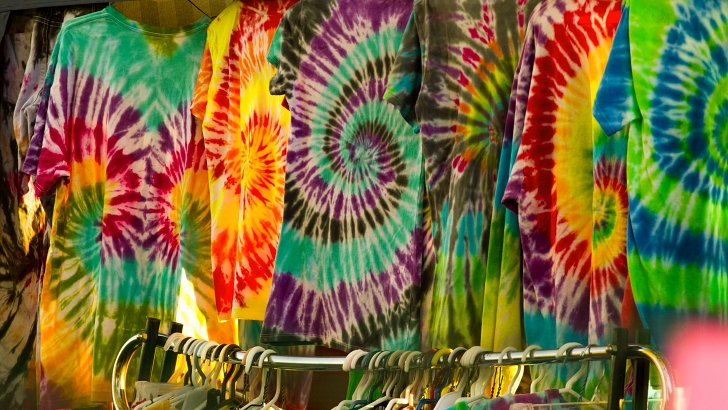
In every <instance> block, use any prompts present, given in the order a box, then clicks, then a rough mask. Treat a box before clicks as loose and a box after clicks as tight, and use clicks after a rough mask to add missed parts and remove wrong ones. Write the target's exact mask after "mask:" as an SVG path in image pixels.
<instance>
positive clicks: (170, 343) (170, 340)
mask: <svg viewBox="0 0 728 410" xmlns="http://www.w3.org/2000/svg"><path fill="white" fill-rule="evenodd" d="M183 337H184V335H183V334H182V333H172V334H171V335H169V336H167V341H166V342H164V347H163V348H162V349H163V350H164V351H165V352H166V351H168V350H170V349H171V348H173V347H176V346H177V344H176V343H177V340H178V339H181V338H183Z"/></svg>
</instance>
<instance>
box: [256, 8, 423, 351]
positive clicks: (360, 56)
mask: <svg viewBox="0 0 728 410" xmlns="http://www.w3.org/2000/svg"><path fill="white" fill-rule="evenodd" d="M411 12H412V2H411V0H394V1H392V0H339V1H333V0H304V1H302V2H300V3H298V4H296V5H295V6H293V7H291V9H290V10H289V11H288V12H287V13H286V15H285V17H284V18H283V21H282V22H281V25H280V27H279V28H278V31H277V33H276V37H275V38H274V40H273V44H272V45H271V50H270V53H269V61H270V62H271V63H273V64H274V65H275V66H276V67H277V68H278V71H277V73H276V75H275V77H273V79H272V80H271V83H270V87H271V93H272V94H276V95H285V96H286V99H287V101H288V105H289V106H290V109H291V134H290V137H289V140H288V153H287V169H286V185H285V198H284V212H283V227H282V231H281V240H280V246H279V248H278V255H277V256H276V263H275V272H274V276H273V285H272V288H271V294H270V299H269V300H268V307H267V310H266V315H265V321H264V329H263V334H262V341H263V342H264V343H317V344H323V345H327V346H331V347H335V348H339V349H342V350H352V349H355V348H359V347H361V348H387V349H394V348H398V349H411V348H418V347H419V343H420V338H419V313H420V312H419V306H420V303H419V298H420V280H421V273H422V269H423V256H425V253H424V249H425V248H424V246H423V237H424V234H423V232H424V231H423V218H422V207H423V196H424V179H423V174H422V167H423V165H422V152H421V150H420V144H419V141H418V140H417V139H416V138H415V136H414V133H413V132H412V129H411V128H410V127H409V126H408V125H407V122H405V121H404V120H403V119H402V116H401V115H400V114H399V113H398V112H397V111H396V110H395V109H394V107H392V106H391V105H389V104H387V103H385V102H384V101H382V100H381V96H382V95H383V94H384V89H385V87H386V84H387V76H388V73H389V71H390V70H391V68H392V67H391V66H392V62H393V61H394V57H395V55H396V52H397V48H398V46H399V43H400V41H401V38H402V33H403V31H404V29H405V26H406V24H407V19H408V17H409V15H410V13H411Z"/></svg>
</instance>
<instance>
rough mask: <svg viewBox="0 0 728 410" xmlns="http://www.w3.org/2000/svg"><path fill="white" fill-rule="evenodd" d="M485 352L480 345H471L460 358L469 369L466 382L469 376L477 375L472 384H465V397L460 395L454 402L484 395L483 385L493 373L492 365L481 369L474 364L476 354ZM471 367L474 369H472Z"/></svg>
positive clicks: (476, 358) (476, 357)
mask: <svg viewBox="0 0 728 410" xmlns="http://www.w3.org/2000/svg"><path fill="white" fill-rule="evenodd" d="M485 352H486V350H485V349H483V348H482V347H480V346H475V347H471V348H470V349H468V350H467V351H466V352H465V354H464V355H463V357H462V358H461V359H460V364H461V365H462V366H464V367H465V368H467V369H469V377H468V380H467V382H470V380H471V378H470V376H473V375H477V376H478V377H477V379H476V380H475V381H474V382H473V383H472V384H470V386H466V387H467V388H468V392H469V395H468V396H467V397H462V398H459V399H457V400H455V403H461V402H469V401H470V400H472V399H476V398H478V399H480V398H482V397H483V396H484V392H485V386H484V385H485V383H486V382H487V381H488V380H490V377H491V375H492V374H493V369H492V367H486V368H484V369H481V368H478V367H477V366H476V365H477V360H478V356H479V355H481V354H483V353H485ZM473 369H476V370H475V371H473Z"/></svg>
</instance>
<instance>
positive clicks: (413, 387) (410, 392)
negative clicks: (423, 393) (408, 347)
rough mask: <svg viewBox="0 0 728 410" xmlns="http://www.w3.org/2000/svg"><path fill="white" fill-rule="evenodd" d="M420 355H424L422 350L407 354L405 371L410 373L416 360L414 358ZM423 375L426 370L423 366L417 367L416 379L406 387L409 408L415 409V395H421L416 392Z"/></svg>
mask: <svg viewBox="0 0 728 410" xmlns="http://www.w3.org/2000/svg"><path fill="white" fill-rule="evenodd" d="M418 357H422V353H421V352H413V353H412V354H410V355H409V356H407V359H405V362H404V371H405V373H409V371H410V367H411V365H412V361H414V359H416V358H418ZM423 377H424V371H423V370H422V368H419V369H416V370H415V377H414V378H413V379H414V380H413V381H412V383H411V384H409V385H408V386H407V387H406V388H405V389H404V392H405V393H404V394H405V398H406V399H407V408H412V409H414V407H415V406H414V400H415V396H417V397H419V395H418V394H416V392H417V391H418V390H419V387H420V385H421V384H422V378H423Z"/></svg>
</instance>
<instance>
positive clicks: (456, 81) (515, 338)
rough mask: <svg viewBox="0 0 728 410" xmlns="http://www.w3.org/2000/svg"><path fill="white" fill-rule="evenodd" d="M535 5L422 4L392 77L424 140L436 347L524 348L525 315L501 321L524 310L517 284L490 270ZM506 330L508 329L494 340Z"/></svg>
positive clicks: (389, 95)
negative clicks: (509, 127) (507, 130)
mask: <svg viewBox="0 0 728 410" xmlns="http://www.w3.org/2000/svg"><path fill="white" fill-rule="evenodd" d="M536 3H537V2H536V1H516V0H511V1H497V2H496V1H491V0H485V1H475V2H468V1H456V2H452V1H443V0H417V1H415V3H414V11H413V14H412V16H411V17H410V21H409V23H408V26H407V29H406V30H405V33H404V38H403V41H402V45H401V47H400V49H399V52H398V54H397V59H396V60H395V64H394V68H393V71H392V73H391V76H390V80H389V86H388V88H387V92H386V94H385V96H384V98H385V99H386V100H387V101H389V102H390V103H392V104H393V105H394V106H395V107H397V109H398V110H400V112H401V113H402V115H403V117H404V118H405V119H407V121H408V122H409V123H410V124H411V125H412V127H413V129H414V130H415V132H418V133H419V134H420V138H421V141H422V149H423V152H424V156H425V169H426V181H427V188H428V198H429V200H430V213H431V216H432V221H433V235H434V244H435V248H436V249H437V266H436V268H435V276H434V283H433V295H432V306H431V310H430V318H429V346H472V345H480V344H481V343H483V346H486V347H489V348H492V347H493V345H494V344H496V345H501V344H503V346H502V347H506V346H508V345H509V344H518V343H520V339H521V336H520V327H521V326H520V320H518V315H513V316H509V317H508V318H507V320H503V321H500V319H505V318H496V317H495V312H496V310H497V309H498V308H502V309H503V310H504V311H519V307H518V303H519V299H520V298H519V297H517V296H518V295H520V293H519V292H518V287H519V284H518V281H514V280H510V279H513V278H508V280H506V281H504V282H502V283H501V282H499V281H498V280H495V281H493V280H491V281H490V282H488V283H486V266H487V256H488V248H489V241H490V229H491V218H492V215H493V202H492V201H493V197H494V192H495V185H496V173H497V170H498V156H499V154H500V150H501V142H502V139H503V132H504V126H505V120H506V112H507V110H508V98H509V90H510V88H511V83H512V81H513V77H514V75H515V69H516V65H517V62H518V57H519V55H520V52H521V43H522V38H523V34H524V30H525V22H526V21H527V17H528V16H527V15H528V12H529V11H530V10H531V9H532V8H533V6H534V5H535V4H536ZM498 277H500V275H498ZM485 292H487V294H488V295H489V296H488V298H487V299H490V300H494V302H492V303H491V302H488V303H487V308H488V309H489V310H491V311H492V313H493V314H492V315H491V314H488V315H487V317H486V319H485V320H486V322H487V324H486V323H482V322H481V317H483V307H484V300H485V299H486V298H485ZM514 303H515V304H514ZM496 323H497V324H496ZM498 326H501V327H507V329H499V334H498V336H496V335H495V333H496V330H495V328H496V327H498ZM482 327H487V328H488V330H487V331H486V333H488V334H487V340H482V341H481V331H482ZM506 334H507V336H505V335H506ZM504 339H506V340H504Z"/></svg>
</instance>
